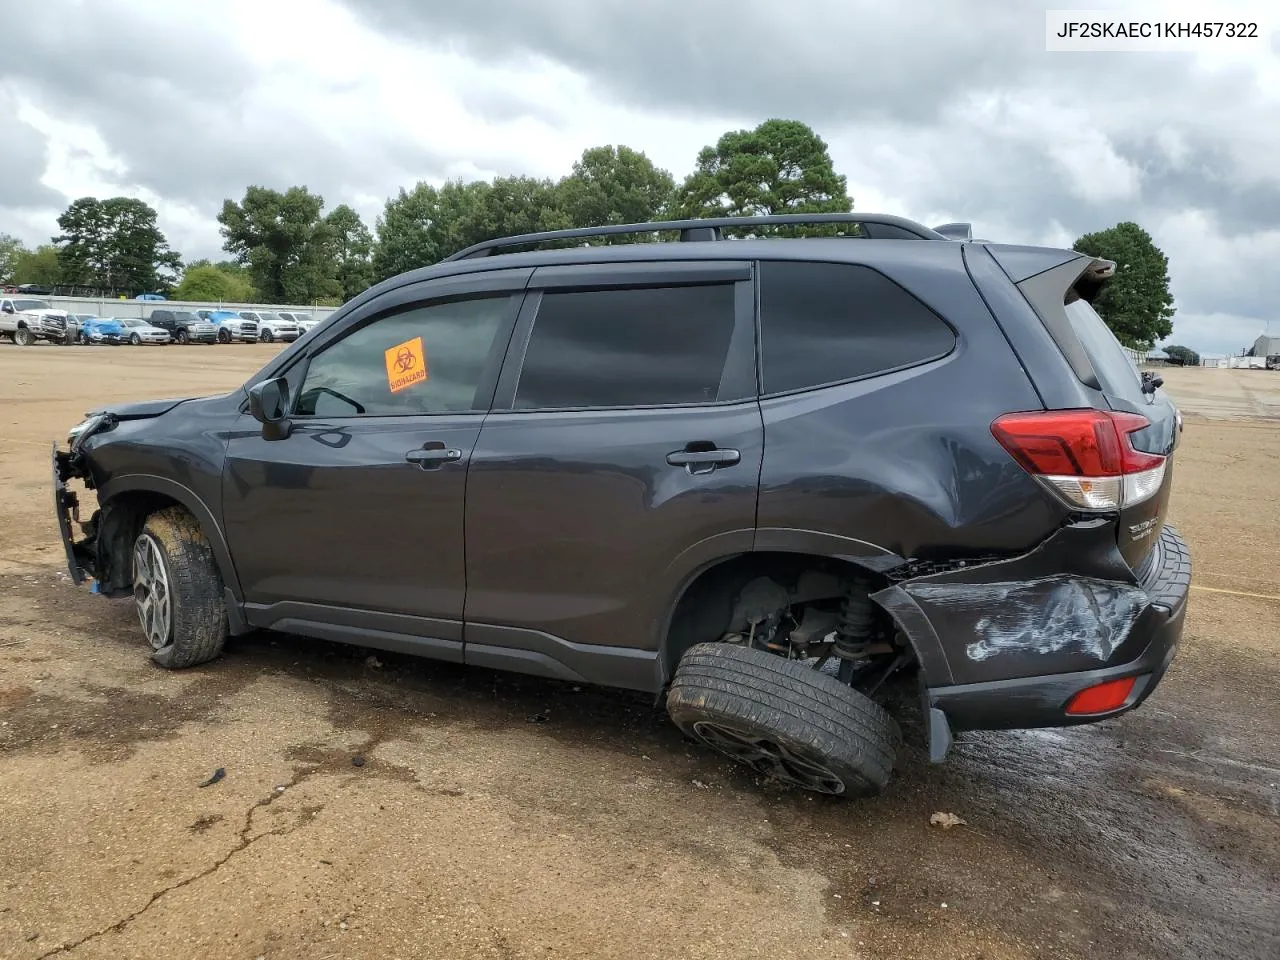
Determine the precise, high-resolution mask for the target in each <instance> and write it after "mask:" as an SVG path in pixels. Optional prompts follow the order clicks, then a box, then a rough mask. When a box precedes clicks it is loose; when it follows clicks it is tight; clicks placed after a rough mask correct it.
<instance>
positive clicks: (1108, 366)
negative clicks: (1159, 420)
mask: <svg viewBox="0 0 1280 960" xmlns="http://www.w3.org/2000/svg"><path fill="white" fill-rule="evenodd" d="M1065 309H1066V311H1067V318H1068V319H1069V320H1070V321H1071V329H1072V330H1074V331H1075V334H1076V337H1077V338H1079V340H1080V345H1081V346H1082V347H1084V351H1085V353H1087V354H1088V355H1089V361H1090V363H1092V364H1093V372H1094V373H1096V374H1097V375H1098V385H1099V386H1100V387H1102V392H1103V393H1106V394H1109V395H1111V396H1113V397H1120V398H1122V399H1125V400H1130V401H1133V402H1135V403H1141V402H1143V401H1144V396H1143V393H1142V376H1141V375H1140V374H1139V373H1138V368H1137V367H1136V366H1134V363H1133V361H1132V360H1130V359H1129V355H1128V354H1127V353H1125V352H1124V347H1122V346H1121V345H1120V341H1119V340H1117V339H1116V335H1115V334H1114V333H1112V332H1111V328H1110V327H1108V326H1107V325H1106V324H1105V323H1104V322H1103V320H1102V318H1101V317H1100V316H1098V314H1097V311H1095V310H1094V309H1093V307H1091V306H1090V305H1089V303H1088V301H1086V300H1076V301H1074V302H1072V303H1068V304H1067V305H1066V308H1065Z"/></svg>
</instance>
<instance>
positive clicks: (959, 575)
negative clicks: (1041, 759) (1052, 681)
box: [872, 519, 1155, 687]
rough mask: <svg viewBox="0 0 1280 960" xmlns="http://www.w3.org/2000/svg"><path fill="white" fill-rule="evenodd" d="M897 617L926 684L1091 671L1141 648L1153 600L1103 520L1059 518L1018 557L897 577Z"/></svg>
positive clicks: (890, 604)
mask: <svg viewBox="0 0 1280 960" xmlns="http://www.w3.org/2000/svg"><path fill="white" fill-rule="evenodd" d="M872 599H874V600H875V601H876V602H877V603H879V604H880V606H881V607H883V608H884V609H885V610H886V611H888V612H889V613H890V614H891V615H893V616H894V618H895V619H896V620H897V622H898V624H899V626H900V627H901V628H902V630H903V632H905V633H906V634H907V637H908V638H909V639H910V641H911V643H912V645H913V646H914V647H915V650H916V655H917V657H918V659H919V661H920V666H921V671H922V673H923V678H924V682H925V684H926V685H927V686H931V687H936V686H949V685H952V684H965V683H984V682H989V681H993V680H1008V679H1014V678H1019V677H1034V676H1043V675H1046V674H1055V673H1068V672H1073V671H1081V670H1092V669H1097V668H1099V667H1104V666H1108V665H1110V664H1113V663H1118V662H1125V661H1127V660H1131V659H1133V658H1134V657H1137V656H1138V655H1139V654H1141V652H1142V647H1143V646H1145V644H1146V642H1147V641H1146V639H1145V633H1144V631H1143V630H1142V629H1141V626H1142V621H1143V618H1144V617H1147V616H1155V614H1152V613H1151V612H1150V607H1151V603H1150V599H1149V598H1148V596H1147V593H1146V591H1145V590H1144V589H1143V587H1142V585H1141V584H1140V583H1139V582H1138V580H1137V578H1136V577H1135V575H1134V573H1133V571H1132V570H1131V569H1130V567H1129V565H1128V564H1127V563H1126V562H1125V560H1124V558H1123V556H1121V554H1120V551H1119V548H1118V546H1117V542H1116V534H1115V526H1114V524H1113V523H1112V522H1111V521H1108V520H1105V519H1097V520H1088V521H1081V522H1078V523H1072V524H1069V525H1068V526H1065V527H1062V528H1061V529H1059V530H1058V531H1057V532H1056V533H1054V534H1053V535H1052V536H1051V537H1049V538H1048V539H1047V540H1046V541H1045V542H1044V543H1042V544H1041V545H1040V546H1039V547H1037V548H1036V549H1035V550H1032V551H1031V552H1030V553H1027V554H1024V555H1022V556H1019V557H1014V558H1011V559H1008V560H1000V561H996V562H991V563H985V564H981V565H977V566H968V567H965V568H962V569H957V570H952V571H948V572H945V573H938V574H933V575H931V576H923V577H918V578H915V579H911V580H907V581H904V582H902V583H898V584H895V585H894V586H891V587H888V588H886V589H884V590H881V591H879V592H877V593H875V594H874V595H873V597H872Z"/></svg>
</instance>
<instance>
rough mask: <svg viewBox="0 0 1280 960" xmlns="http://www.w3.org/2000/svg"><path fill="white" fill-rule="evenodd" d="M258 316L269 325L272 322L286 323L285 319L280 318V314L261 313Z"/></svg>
mask: <svg viewBox="0 0 1280 960" xmlns="http://www.w3.org/2000/svg"><path fill="white" fill-rule="evenodd" d="M258 316H259V317H261V318H262V319H263V320H265V321H267V322H268V323H270V322H275V323H283V322H284V317H282V316H280V314H278V313H260V314H258Z"/></svg>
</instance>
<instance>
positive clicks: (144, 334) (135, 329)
mask: <svg viewBox="0 0 1280 960" xmlns="http://www.w3.org/2000/svg"><path fill="white" fill-rule="evenodd" d="M119 323H120V325H121V326H122V327H124V339H125V340H126V341H127V342H129V343H131V344H132V345H133V346H135V347H138V346H141V345H142V344H144V343H169V342H170V341H171V339H172V338H171V337H170V336H169V331H168V330H165V329H163V328H162V327H153V326H152V325H151V324H150V323H148V322H147V321H146V320H138V319H136V318H134V317H123V318H120V320H119Z"/></svg>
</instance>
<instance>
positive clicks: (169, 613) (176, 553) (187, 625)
mask: <svg viewBox="0 0 1280 960" xmlns="http://www.w3.org/2000/svg"><path fill="white" fill-rule="evenodd" d="M132 562H133V596H134V601H135V604H136V605H137V610H138V621H139V623H141V624H142V631H143V634H144V635H145V636H146V638H147V641H148V643H150V644H151V650H152V653H151V659H152V660H154V661H155V662H156V663H158V664H160V666H162V667H167V668H169V669H170V670H180V669H183V668H185V667H194V666H196V665H197V664H200V663H205V662H207V661H209V660H213V659H215V658H216V657H217V656H218V655H219V654H221V653H222V648H223V645H224V644H225V643H226V638H227V610H226V605H225V603H224V602H223V596H222V577H221V575H220V574H219V573H218V565H217V562H216V561H215V560H214V556H213V548H212V547H211V546H210V545H209V541H208V539H207V538H206V537H205V535H204V531H202V530H201V529H200V524H199V523H197V522H196V519H195V517H193V516H191V514H190V513H188V512H187V511H186V510H184V509H182V508H181V507H169V508H167V509H165V510H160V511H157V512H156V513H153V514H151V516H149V517H148V518H147V521H146V523H144V524H143V527H142V532H141V533H140V534H139V535H138V538H137V539H136V540H135V541H134V545H133V555H132Z"/></svg>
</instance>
